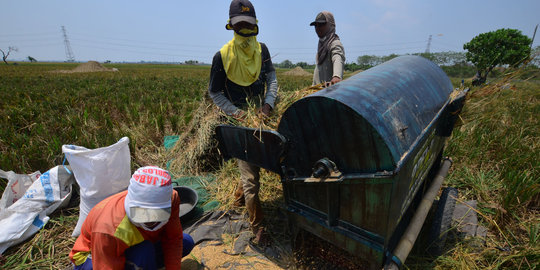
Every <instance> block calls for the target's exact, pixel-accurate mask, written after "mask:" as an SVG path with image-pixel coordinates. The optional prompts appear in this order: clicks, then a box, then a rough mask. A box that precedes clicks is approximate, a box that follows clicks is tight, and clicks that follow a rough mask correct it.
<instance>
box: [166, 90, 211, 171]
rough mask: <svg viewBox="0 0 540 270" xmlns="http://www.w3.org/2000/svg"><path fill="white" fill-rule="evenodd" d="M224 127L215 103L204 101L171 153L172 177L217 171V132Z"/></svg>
mask: <svg viewBox="0 0 540 270" xmlns="http://www.w3.org/2000/svg"><path fill="white" fill-rule="evenodd" d="M219 124H221V120H220V112H219V111H218V109H217V108H216V106H215V105H214V104H213V103H212V101H210V100H208V99H203V100H202V102H201V105H200V106H199V108H197V110H195V111H194V112H193V118H192V120H191V122H190V123H189V125H188V127H187V128H186V130H185V131H184V132H183V133H182V134H181V135H180V138H179V140H178V142H177V143H176V145H175V146H174V147H173V148H172V149H171V150H170V151H169V153H168V160H171V162H170V164H169V170H170V171H171V173H173V175H177V176H180V175H199V174H200V173H202V172H207V171H212V170H215V169H217V167H218V166H219V164H220V161H219V160H220V156H219V153H218V150H217V141H216V140H215V138H214V129H215V127H216V126H218V125H219Z"/></svg>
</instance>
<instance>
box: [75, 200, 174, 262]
mask: <svg viewBox="0 0 540 270" xmlns="http://www.w3.org/2000/svg"><path fill="white" fill-rule="evenodd" d="M126 194H127V191H123V192H120V193H118V194H115V195H112V196H110V197H108V198H106V199H105V200H103V201H101V202H100V203H98V204H97V205H96V206H94V208H92V210H90V213H88V216H87V217H86V220H85V221H84V223H83V226H82V228H81V235H79V237H78V238H77V240H76V241H75V245H74V246H73V248H72V249H71V252H70V253H69V258H70V259H71V261H72V262H73V263H75V265H81V264H83V263H84V262H85V261H86V258H87V257H88V255H89V254H92V265H93V268H94V269H124V266H125V263H126V258H125V255H124V252H125V251H126V249H128V248H129V247H131V246H134V245H137V244H139V243H141V242H142V241H144V240H149V241H151V242H152V243H156V242H157V241H161V244H162V247H163V255H164V260H165V267H166V269H180V264H181V261H182V237H183V236H182V225H181V224H180V218H179V209H180V198H179V197H178V193H177V192H176V191H175V190H173V195H172V200H171V202H172V206H171V217H170V219H169V221H168V222H167V224H165V225H164V226H163V227H162V228H160V229H159V230H156V231H146V230H144V229H142V228H138V227H136V226H135V225H133V224H132V223H131V222H130V221H129V219H128V217H127V215H126V211H125V209H124V200H125V198H126Z"/></svg>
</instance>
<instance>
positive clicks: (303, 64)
mask: <svg viewBox="0 0 540 270" xmlns="http://www.w3.org/2000/svg"><path fill="white" fill-rule="evenodd" d="M296 66H297V67H301V68H304V69H305V68H307V67H308V66H309V64H308V63H307V62H298V63H296Z"/></svg>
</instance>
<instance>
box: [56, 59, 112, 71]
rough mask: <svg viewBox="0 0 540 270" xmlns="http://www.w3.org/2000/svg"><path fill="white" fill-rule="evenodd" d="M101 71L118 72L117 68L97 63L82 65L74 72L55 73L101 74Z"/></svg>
mask: <svg viewBox="0 0 540 270" xmlns="http://www.w3.org/2000/svg"><path fill="white" fill-rule="evenodd" d="M100 71H118V69H116V68H106V67H104V66H102V65H101V64H100V63H98V62H96V61H88V62H87V63H82V64H80V65H78V66H77V67H76V68H74V69H72V70H55V71H52V72H55V73H78V72H100Z"/></svg>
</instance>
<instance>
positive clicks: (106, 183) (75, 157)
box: [62, 137, 131, 237]
mask: <svg viewBox="0 0 540 270" xmlns="http://www.w3.org/2000/svg"><path fill="white" fill-rule="evenodd" d="M62 152H63V153H64V154H65V155H66V158H67V160H68V161H69V165H70V166H71V168H72V170H73V173H74V174H75V180H76V181H77V183H78V184H79V186H80V195H81V202H80V205H79V220H78V221H77V226H75V230H73V233H72V235H71V236H73V237H77V236H79V234H80V233H81V227H82V224H83V222H84V220H85V219H86V216H87V215H88V213H89V212H90V210H91V209H92V207H94V205H96V204H97V203H99V202H100V201H102V200H103V199H105V198H107V197H109V196H111V195H113V194H116V193H118V192H120V191H123V190H126V189H127V187H128V185H129V179H130V178H131V166H130V154H129V138H128V137H123V138H122V139H120V140H119V141H118V142H117V143H115V144H113V145H110V146H107V147H102V148H97V149H88V148H85V147H82V146H76V145H63V146H62Z"/></svg>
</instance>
